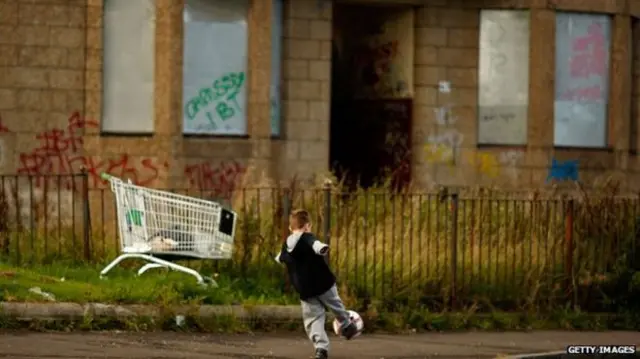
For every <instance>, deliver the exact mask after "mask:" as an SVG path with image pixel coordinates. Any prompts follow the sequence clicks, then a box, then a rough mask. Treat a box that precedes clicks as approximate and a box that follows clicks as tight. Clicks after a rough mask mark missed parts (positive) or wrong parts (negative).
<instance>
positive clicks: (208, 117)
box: [184, 72, 245, 131]
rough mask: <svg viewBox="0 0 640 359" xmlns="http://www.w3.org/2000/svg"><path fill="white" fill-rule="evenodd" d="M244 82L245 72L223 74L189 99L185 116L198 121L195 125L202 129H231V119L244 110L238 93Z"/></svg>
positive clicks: (191, 120) (185, 107)
mask: <svg viewBox="0 0 640 359" xmlns="http://www.w3.org/2000/svg"><path fill="white" fill-rule="evenodd" d="M244 84H245V74H244V72H229V73H226V74H224V75H222V76H221V77H219V78H218V79H216V80H214V81H213V82H212V84H211V86H207V87H203V88H201V89H200V90H199V91H198V93H197V94H196V95H195V96H193V97H192V98H191V99H189V100H188V101H187V103H186V104H185V106H184V116H185V118H186V119H187V121H188V122H197V124H196V125H195V126H194V127H197V128H198V129H200V130H212V131H217V130H219V129H225V130H229V129H231V127H232V126H231V125H230V124H229V120H231V119H233V118H234V117H236V116H237V115H238V114H239V113H241V112H242V109H241V106H240V104H239V102H238V95H239V94H240V92H241V91H242V89H243V86H244Z"/></svg>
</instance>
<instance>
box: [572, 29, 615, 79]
mask: <svg viewBox="0 0 640 359" xmlns="http://www.w3.org/2000/svg"><path fill="white" fill-rule="evenodd" d="M605 41H606V39H605V37H604V31H603V30H602V25H601V24H598V23H596V24H591V25H590V26H589V29H588V30H587V35H586V36H579V37H576V38H575V39H574V40H573V43H572V46H571V50H572V52H573V54H572V56H571V60H570V62H569V70H570V71H571V77H573V78H589V77H591V76H593V75H595V76H605V75H606V73H607V61H606V57H607V50H606V48H605Z"/></svg>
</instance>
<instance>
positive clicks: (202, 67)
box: [183, 0, 249, 135]
mask: <svg viewBox="0 0 640 359" xmlns="http://www.w3.org/2000/svg"><path fill="white" fill-rule="evenodd" d="M248 8H249V1H248V0H186V3H185V9H184V61H183V66H184V70H183V81H184V83H183V125H184V130H183V132H184V133H185V134H216V135H245V134H246V133H247V117H246V114H247V112H246V105H247V100H246V84H247V81H246V80H247V78H246V71H247V46H248V45H247V44H248V37H247V35H248V33H247V13H248Z"/></svg>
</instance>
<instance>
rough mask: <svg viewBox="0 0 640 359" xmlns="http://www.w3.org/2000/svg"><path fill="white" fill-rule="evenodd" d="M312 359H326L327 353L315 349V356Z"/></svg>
mask: <svg viewBox="0 0 640 359" xmlns="http://www.w3.org/2000/svg"><path fill="white" fill-rule="evenodd" d="M313 358H314V359H328V358H329V353H328V352H327V351H326V350H324V349H316V355H315V356H314V357H313Z"/></svg>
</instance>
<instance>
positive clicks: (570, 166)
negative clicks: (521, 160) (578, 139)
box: [547, 158, 579, 182]
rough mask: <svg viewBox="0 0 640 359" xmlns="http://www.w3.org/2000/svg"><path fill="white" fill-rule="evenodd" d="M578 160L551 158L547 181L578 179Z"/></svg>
mask: <svg viewBox="0 0 640 359" xmlns="http://www.w3.org/2000/svg"><path fill="white" fill-rule="evenodd" d="M578 165H579V162H578V160H568V161H560V160H557V159H555V158H554V159H552V160H551V167H549V173H548V174H547V182H565V181H578Z"/></svg>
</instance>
